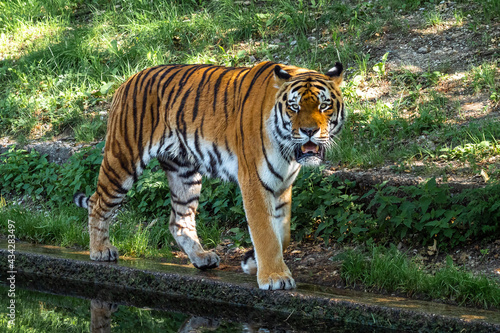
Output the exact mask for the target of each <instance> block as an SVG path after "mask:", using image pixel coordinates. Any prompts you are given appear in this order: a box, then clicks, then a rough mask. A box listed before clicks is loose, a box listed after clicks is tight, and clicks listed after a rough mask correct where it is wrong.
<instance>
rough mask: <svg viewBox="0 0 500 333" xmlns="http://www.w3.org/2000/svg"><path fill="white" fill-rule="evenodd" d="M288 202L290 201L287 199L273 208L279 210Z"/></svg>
mask: <svg viewBox="0 0 500 333" xmlns="http://www.w3.org/2000/svg"><path fill="white" fill-rule="evenodd" d="M289 203H290V202H288V201H285V202H282V203H280V204H279V205H278V206H276V207H274V210H279V209H281V208H283V207H285V206H286V205H288V204H289Z"/></svg>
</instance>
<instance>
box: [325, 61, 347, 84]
mask: <svg viewBox="0 0 500 333" xmlns="http://www.w3.org/2000/svg"><path fill="white" fill-rule="evenodd" d="M343 73H344V67H342V64H341V63H340V62H336V63H335V66H333V67H332V68H331V69H330V70H329V71H328V72H326V73H325V75H326V76H328V77H330V78H331V79H332V81H333V82H334V83H335V84H336V85H339V84H341V83H342V74H343Z"/></svg>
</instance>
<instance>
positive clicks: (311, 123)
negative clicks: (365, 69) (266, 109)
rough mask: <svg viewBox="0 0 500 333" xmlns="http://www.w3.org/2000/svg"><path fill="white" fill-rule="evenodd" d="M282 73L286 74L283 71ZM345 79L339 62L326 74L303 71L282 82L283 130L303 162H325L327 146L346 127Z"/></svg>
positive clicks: (309, 163)
mask: <svg viewBox="0 0 500 333" xmlns="http://www.w3.org/2000/svg"><path fill="white" fill-rule="evenodd" d="M280 74H281V75H282V76H285V75H284V71H283V70H282V72H281V73H280ZM341 82H342V65H341V64H339V63H337V64H336V65H335V67H334V68H332V69H331V70H329V71H328V72H327V73H326V74H325V75H322V74H319V73H316V72H309V73H307V72H306V73H301V74H298V75H296V76H294V77H292V76H290V77H289V80H288V81H286V82H285V83H283V85H282V89H281V94H279V95H280V97H281V101H282V103H281V104H282V105H281V111H282V119H283V125H284V126H283V130H284V131H288V133H287V137H288V138H289V142H288V143H287V146H288V147H290V148H289V149H290V150H292V151H293V155H294V157H295V160H296V161H297V162H298V163H299V164H301V165H308V166H317V165H319V164H321V163H323V161H324V158H325V151H326V149H327V148H328V147H330V146H331V145H332V144H333V143H334V142H335V138H336V137H337V135H338V134H339V133H340V131H341V129H342V126H343V124H344V122H345V119H346V113H345V110H344V103H343V100H342V94H341V92H340V89H339V85H340V83H341ZM283 88H284V89H283Z"/></svg>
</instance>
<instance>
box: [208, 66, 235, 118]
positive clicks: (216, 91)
mask: <svg viewBox="0 0 500 333" xmlns="http://www.w3.org/2000/svg"><path fill="white" fill-rule="evenodd" d="M232 70H233V69H232V68H227V69H225V70H224V71H223V72H222V73H220V74H219V77H218V78H217V81H215V84H214V88H213V91H214V101H213V103H212V108H213V110H214V114H215V111H216V110H217V96H218V91H219V86H220V84H221V82H222V79H223V78H224V76H225V75H226V74H227V73H228V72H230V71H232ZM230 81H231V80H227V83H226V88H225V89H224V116H225V117H226V121H227V87H228V85H229V82H230Z"/></svg>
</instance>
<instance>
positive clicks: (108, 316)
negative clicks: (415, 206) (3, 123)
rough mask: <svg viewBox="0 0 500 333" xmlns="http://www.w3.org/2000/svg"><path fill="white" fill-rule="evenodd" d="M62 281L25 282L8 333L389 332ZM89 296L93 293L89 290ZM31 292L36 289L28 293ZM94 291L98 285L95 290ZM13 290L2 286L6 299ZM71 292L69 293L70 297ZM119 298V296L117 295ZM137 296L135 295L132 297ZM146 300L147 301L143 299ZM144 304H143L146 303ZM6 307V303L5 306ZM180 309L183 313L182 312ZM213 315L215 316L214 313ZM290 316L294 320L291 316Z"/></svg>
mask: <svg viewBox="0 0 500 333" xmlns="http://www.w3.org/2000/svg"><path fill="white" fill-rule="evenodd" d="M64 284H65V283H62V284H61V285H60V288H53V287H49V288H39V289H45V290H44V291H39V290H33V287H34V286H38V287H40V281H39V280H38V279H37V281H34V280H22V281H18V286H19V285H21V287H18V286H16V297H15V300H16V318H15V325H14V326H10V327H9V328H8V329H7V330H6V331H7V332H44V333H45V332H65V333H71V332H93V333H96V332H99V333H104V332H127V333H128V332H183V333H184V332H231V333H233V332H234V333H237V332H246V333H250V332H263V333H264V332H265V333H278V332H279V333H283V332H287V333H294V332H339V333H340V332H341V333H350V332H356V333H358V332H388V330H387V329H384V330H379V329H376V328H372V327H365V326H360V325H351V324H344V323H339V322H333V321H316V320H314V319H312V320H311V319H305V320H302V319H301V320H299V321H297V320H294V319H292V317H293V316H290V314H288V315H286V314H271V313H262V312H259V311H258V310H254V309H248V308H246V309H245V308H238V307H234V306H233V307H228V306H225V305H222V304H202V302H201V303H200V301H196V300H191V301H190V300H185V299H184V300H182V299H170V298H169V299H164V302H163V304H164V306H163V307H158V305H157V303H156V302H155V301H153V302H152V304H155V308H150V307H147V306H141V307H136V306H131V305H130V304H127V303H130V300H131V299H134V297H133V295H131V294H130V292H129V293H128V294H127V296H126V297H124V301H123V302H120V301H119V300H113V302H109V301H105V300H102V299H99V297H98V296H99V295H101V296H103V297H104V298H106V297H107V295H109V293H108V291H107V290H106V289H98V288H96V289H95V292H96V298H92V299H89V298H85V297H81V296H78V295H79V294H81V293H80V292H79V290H78V289H79V288H78V287H75V285H73V286H71V288H74V289H71V290H68V289H67V288H68V286H67V285H64ZM82 287H83V288H85V292H84V294H86V295H88V293H89V288H88V286H82ZM27 288H30V289H27ZM90 288H92V287H90ZM7 292H8V288H7V287H6V286H5V285H0V295H7ZM68 294H69V295H68ZM115 294H116V293H115ZM131 296H132V297H131ZM138 299H141V297H138ZM140 302H143V301H142V300H141V301H140ZM2 303H3V304H5V303H4V302H2ZM4 309H5V307H4V306H2V311H1V314H0V331H2V329H4V328H5V327H7V322H8V319H9V318H8V316H7V313H6V312H5V311H4ZM176 309H178V310H176ZM208 314H211V315H208ZM287 317H288V318H287Z"/></svg>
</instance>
